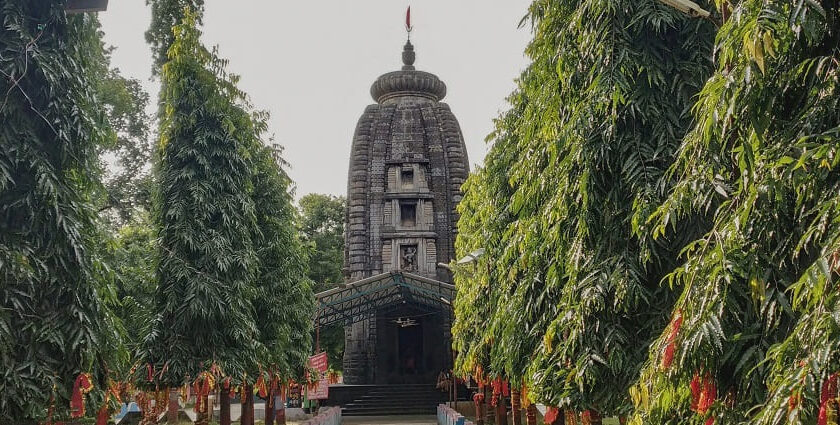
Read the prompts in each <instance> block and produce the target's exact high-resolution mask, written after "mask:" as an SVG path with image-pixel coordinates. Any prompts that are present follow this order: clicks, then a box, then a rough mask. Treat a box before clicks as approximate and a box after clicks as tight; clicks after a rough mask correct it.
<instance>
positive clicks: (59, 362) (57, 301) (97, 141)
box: [0, 0, 120, 423]
mask: <svg viewBox="0 0 840 425" xmlns="http://www.w3.org/2000/svg"><path fill="white" fill-rule="evenodd" d="M0 23H2V30H1V32H0V73H1V74H2V76H0V123H2V125H0V422H5V421H13V422H14V423H23V422H27V421H38V420H43V419H44V418H46V415H47V409H48V407H49V406H50V404H51V398H52V397H54V400H53V403H54V405H55V412H54V418H55V419H60V418H65V417H67V415H68V413H69V412H68V407H69V398H70V393H71V390H72V387H73V382H74V380H75V378H76V376H77V375H78V374H79V373H81V372H91V373H92V374H93V376H94V381H95V387H96V388H95V390H94V392H93V393H92V394H91V397H90V398H89V402H92V403H94V405H96V403H98V402H101V401H102V397H103V392H102V388H103V386H104V384H105V376H106V370H107V369H108V368H109V366H113V365H114V364H115V363H116V362H117V359H115V356H116V355H117V353H118V352H119V351H120V350H119V347H120V340H119V336H118V334H117V333H116V330H117V329H118V326H117V324H116V323H115V322H114V321H113V319H112V314H111V312H110V310H109V306H110V305H112V304H113V301H114V294H113V292H112V288H111V287H110V285H109V283H108V281H107V270H106V269H105V267H104V265H103V264H102V262H101V261H100V258H98V254H99V253H100V250H99V249H98V245H99V243H100V242H99V234H98V233H97V227H96V226H95V214H94V212H93V210H92V206H93V205H92V204H93V203H92V199H93V197H94V194H95V192H96V191H97V190H98V189H99V185H100V183H99V181H98V178H99V176H100V175H101V169H99V167H98V163H97V152H98V151H99V149H101V148H102V146H104V145H105V143H106V142H107V140H108V137H109V134H110V133H109V130H110V129H109V127H108V125H107V123H106V120H105V116H104V115H103V114H102V113H101V112H102V107H101V105H100V103H99V102H98V100H97V98H96V97H95V90H94V89H93V87H95V85H96V84H95V81H97V79H98V78H100V77H101V75H100V74H99V73H98V70H99V65H100V64H101V63H102V55H103V50H102V42H101V39H100V33H99V25H98V22H97V21H96V19H95V18H93V17H91V16H76V17H72V18H67V17H66V15H65V13H64V10H63V2H45V1H39V2H33V1H29V0H2V1H0Z"/></svg>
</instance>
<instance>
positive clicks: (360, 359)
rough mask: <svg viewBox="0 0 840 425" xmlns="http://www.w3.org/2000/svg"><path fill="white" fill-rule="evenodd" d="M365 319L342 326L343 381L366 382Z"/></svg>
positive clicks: (353, 383) (346, 382) (366, 345)
mask: <svg viewBox="0 0 840 425" xmlns="http://www.w3.org/2000/svg"><path fill="white" fill-rule="evenodd" d="M366 328H367V320H362V321H359V322H356V323H353V324H352V325H349V326H347V327H345V328H344V338H345V345H344V359H343V363H344V383H345V384H351V385H355V384H367V383H369V382H367V378H368V353H367V348H368V344H367V329H366Z"/></svg>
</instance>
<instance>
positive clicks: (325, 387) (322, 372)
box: [307, 352, 330, 400]
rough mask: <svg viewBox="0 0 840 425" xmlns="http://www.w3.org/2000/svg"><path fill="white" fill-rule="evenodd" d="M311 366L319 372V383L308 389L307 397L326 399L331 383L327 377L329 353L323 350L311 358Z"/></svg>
mask: <svg viewBox="0 0 840 425" xmlns="http://www.w3.org/2000/svg"><path fill="white" fill-rule="evenodd" d="M309 367H310V368H312V369H313V370H315V371H317V372H318V383H317V384H316V385H315V386H314V387H310V388H309V389H308V395H307V398H308V399H310V400H326V399H327V398H329V393H330V383H329V380H328V378H327V369H329V364H328V362H327V353H326V352H323V353H320V354H316V355H314V356H312V357H310V358H309Z"/></svg>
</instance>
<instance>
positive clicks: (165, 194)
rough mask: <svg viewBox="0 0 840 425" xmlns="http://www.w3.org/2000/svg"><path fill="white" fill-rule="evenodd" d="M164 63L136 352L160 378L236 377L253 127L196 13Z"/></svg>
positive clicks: (247, 302) (248, 315) (250, 327)
mask: <svg viewBox="0 0 840 425" xmlns="http://www.w3.org/2000/svg"><path fill="white" fill-rule="evenodd" d="M174 32H175V41H174V43H173V44H172V46H171V47H170V49H169V62H167V63H166V64H165V65H164V66H163V69H162V83H163V84H162V85H163V91H162V96H161V103H162V104H163V105H164V106H163V116H162V121H161V130H160V142H159V145H158V149H159V153H158V157H159V162H158V163H157V164H156V170H155V172H156V174H157V178H156V180H157V182H158V184H159V187H158V190H157V193H156V195H155V211H154V218H155V222H156V224H157V226H158V232H159V238H160V255H159V262H158V268H157V281H158V287H157V291H156V293H155V298H156V310H157V317H156V318H155V321H154V323H153V326H152V329H153V330H152V332H151V334H150V335H149V337H148V338H147V342H146V346H145V352H144V353H143V358H144V359H145V360H144V361H149V362H151V363H153V364H155V365H156V370H158V371H166V373H162V374H161V375H162V376H161V383H162V384H164V385H176V386H177V385H180V384H183V383H184V382H185V380H186V379H187V378H188V377H195V376H197V375H198V373H199V372H200V371H202V370H206V369H208V368H209V367H211V365H213V364H216V365H218V366H220V367H221V368H222V370H223V371H224V372H225V373H227V374H229V375H231V376H242V374H243V372H244V371H245V369H247V368H249V367H250V366H251V365H252V364H253V362H254V359H256V355H257V354H256V352H257V349H258V342H257V337H258V330H257V326H256V324H255V321H254V308H253V300H254V297H255V296H256V295H257V291H256V287H255V286H254V285H253V282H254V279H255V277H256V273H257V266H258V262H257V260H258V258H257V255H256V251H255V241H254V240H253V236H254V234H255V233H256V230H255V229H256V223H257V217H256V210H255V206H254V200H253V198H252V192H253V181H252V179H253V177H252V173H253V171H252V170H253V169H254V158H253V157H252V155H253V150H252V148H253V146H255V145H256V144H257V143H258V142H259V139H258V130H257V129H256V128H255V125H254V122H253V120H252V116H251V114H250V113H249V112H247V111H246V109H245V108H246V107H247V105H246V104H245V101H246V98H245V94H244V93H242V92H241V91H240V90H239V89H238V88H237V87H236V83H237V80H238V78H237V77H235V76H232V75H229V74H228V73H227V72H226V71H225V66H226V62H225V61H223V60H221V59H219V58H218V57H217V56H216V54H215V53H214V52H210V51H208V50H207V49H205V48H204V46H202V45H201V42H200V40H199V38H200V32H199V30H198V29H197V27H196V17H195V15H194V14H192V13H187V14H186V15H185V18H184V21H183V23H182V24H180V25H178V26H176V27H175V28H174Z"/></svg>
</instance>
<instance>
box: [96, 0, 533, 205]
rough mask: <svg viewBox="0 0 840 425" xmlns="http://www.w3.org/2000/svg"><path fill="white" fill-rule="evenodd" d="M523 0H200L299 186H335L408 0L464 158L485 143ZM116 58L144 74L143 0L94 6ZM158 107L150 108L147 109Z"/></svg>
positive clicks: (421, 57) (516, 63)
mask: <svg viewBox="0 0 840 425" xmlns="http://www.w3.org/2000/svg"><path fill="white" fill-rule="evenodd" d="M529 3H530V1H529V0H415V1H413V2H411V1H409V0H352V1H351V0H329V1H327V0H206V9H207V10H206V15H205V22H204V41H205V43H206V44H207V45H208V46H211V45H218V46H219V49H220V53H221V56H222V57H224V58H227V59H230V70H231V71H233V72H235V73H237V74H239V75H241V76H242V81H241V83H240V88H242V89H243V90H245V91H246V92H247V93H249V94H250V96H251V98H252V101H253V103H254V105H255V106H256V107H257V108H259V109H266V110H269V111H270V112H271V114H272V119H271V131H272V132H273V133H274V134H275V136H276V140H277V141H278V142H279V143H280V144H282V145H283V146H284V147H285V149H286V151H285V158H286V160H287V161H289V162H290V163H291V169H290V174H291V176H292V178H293V179H294V180H295V182H296V184H297V187H298V189H297V194H298V196H301V195H303V194H306V193H312V192H318V193H331V194H335V195H344V194H345V192H346V188H347V166H348V161H349V159H348V158H349V153H350V144H351V141H352V137H353V131H354V129H355V126H356V121H357V120H358V118H359V116H360V115H361V113H362V111H363V110H364V108H365V106H366V105H368V104H370V103H373V100H372V99H371V97H370V94H369V90H370V85H371V83H373V81H374V80H375V79H376V77H378V76H379V75H381V74H384V73H385V72H389V71H393V70H397V69H399V67H400V66H401V59H400V55H401V51H402V45H403V44H404V43H405V30H404V21H405V19H404V17H405V9H406V7H407V6H408V5H409V4H411V6H412V7H411V14H412V21H413V24H414V28H415V29H414V32H413V33H412V43H413V44H414V46H415V50H416V51H417V62H416V63H415V65H416V66H417V69H420V70H423V71H429V72H432V73H435V74H437V75H438V76H439V77H440V78H441V79H442V80H443V81H444V82H445V83H446V85H447V88H448V94H447V96H446V99H445V102H447V103H449V105H450V106H451V107H452V110H453V112H454V113H455V115H456V116H457V117H458V120H459V121H460V123H461V128H462V129H463V132H464V137H465V139H466V143H467V148H468V150H469V155H470V162H471V163H472V164H476V163H480V162H481V161H482V159H483V158H484V155H485V153H486V151H487V149H486V146H485V143H484V138H485V137H486V136H487V134H488V133H489V132H490V131H491V130H492V125H493V124H492V120H493V118H495V117H496V116H497V115H498V113H499V112H500V111H502V110H504V109H506V107H507V106H506V105H507V104H506V102H505V98H506V97H507V95H508V94H510V92H511V91H512V90H513V88H514V82H513V80H514V78H516V77H517V76H518V75H519V73H520V72H521V71H522V69H523V68H524V67H525V66H526V64H527V60H526V58H525V57H524V54H523V50H524V48H525V45H526V44H527V42H528V40H529V38H530V30H529V28H527V27H526V28H523V29H518V28H517V24H518V23H519V21H520V19H521V18H522V16H524V15H525V12H526V10H527V7H528V4H529ZM100 19H101V21H102V25H103V27H104V28H103V29H104V31H105V39H106V42H107V43H108V44H110V45H113V46H116V47H117V50H116V52H115V53H114V56H113V59H114V65H116V66H118V67H119V68H120V69H121V70H122V72H123V74H124V75H126V76H130V77H133V78H137V79H139V80H141V81H143V82H144V83H145V84H146V88H147V90H148V91H149V92H150V94H151V95H152V96H156V95H157V91H158V86H157V82H156V81H151V80H150V76H151V71H150V70H151V53H150V50H149V47H148V46H147V45H146V43H145V40H144V38H143V33H144V31H145V30H146V28H147V27H148V24H149V19H150V11H149V9H148V8H147V7H146V5H145V1H144V0H111V1H110V4H109V6H108V11H107V12H105V13H102V14H100ZM154 109H155V108H151V110H154Z"/></svg>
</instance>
